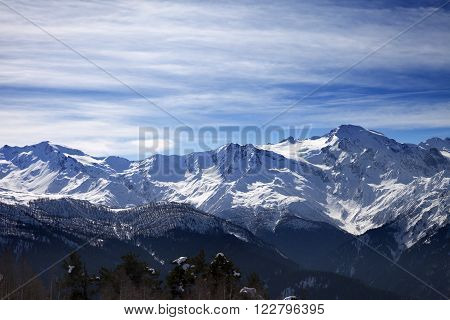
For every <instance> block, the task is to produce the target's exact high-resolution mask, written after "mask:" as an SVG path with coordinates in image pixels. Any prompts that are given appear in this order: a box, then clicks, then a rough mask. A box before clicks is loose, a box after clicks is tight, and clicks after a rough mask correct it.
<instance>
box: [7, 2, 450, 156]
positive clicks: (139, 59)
mask: <svg viewBox="0 0 450 320" xmlns="http://www.w3.org/2000/svg"><path fill="white" fill-rule="evenodd" d="M444 3H445V1H396V0H395V1H377V0H375V1H370V2H369V1H356V0H354V1H301V2H300V1H189V0H185V1H133V0H126V1H125V0H118V1H10V0H1V2H0V144H1V145H4V144H8V145H29V144H34V143H38V142H40V141H44V140H50V141H51V142H53V143H57V144H63V145H67V146H70V147H74V148H78V149H81V150H83V151H85V152H86V153H89V154H92V155H97V156H101V155H121V156H125V157H128V158H132V159H134V158H137V156H138V144H139V143H138V142H139V128H142V127H150V128H155V130H156V131H158V132H161V133H160V134H159V135H158V136H156V135H155V136H152V137H149V138H148V139H154V140H155V141H156V142H157V145H158V147H157V150H156V151H157V152H161V153H184V152H185V151H186V150H188V149H189V150H190V149H192V150H199V149H201V148H202V147H201V146H199V145H198V144H196V143H190V142H186V141H184V142H183V140H179V139H175V138H174V135H172V136H171V135H170V134H169V135H163V134H162V132H164V130H165V128H169V129H170V130H172V131H173V130H174V129H175V128H177V127H179V126H189V127H192V128H193V131H194V132H195V133H197V132H199V130H201V128H202V127H204V126H209V127H213V128H214V127H219V126H237V127H240V128H245V127H246V126H254V127H256V128H259V127H262V126H264V125H273V126H277V127H279V128H284V129H285V130H286V131H289V130H290V129H291V128H299V130H298V131H297V132H296V133H298V134H300V133H299V132H300V131H301V128H303V127H305V126H306V127H307V128H310V130H309V131H307V136H311V135H320V134H324V133H326V132H328V131H329V130H331V129H332V128H334V127H336V126H338V125H340V124H355V125H361V126H364V127H366V128H368V129H374V130H377V131H380V132H383V133H385V134H386V135H388V136H389V137H392V138H395V139H396V140H398V141H400V142H408V143H418V142H420V141H423V140H425V139H427V138H429V137H432V136H438V137H442V138H443V137H449V136H450V54H449V53H450V4H448V5H446V6H445V7H444V8H442V9H441V10H439V11H437V12H436V13H434V14H433V15H431V16H430V17H429V18H427V19H425V20H423V21H422V22H420V23H418V22H419V21H420V20H421V19H422V18H423V17H424V16H426V15H428V14H430V13H431V12H432V11H433V10H435V9H436V8H437V7H439V6H441V5H442V4H444ZM4 4H6V5H8V6H10V8H7V7H6V6H5V5H4ZM11 8H12V9H14V10H15V11H16V12H14V11H12V10H11ZM19 14H20V15H19ZM21 15H22V16H21ZM24 17H25V18H26V19H27V20H26V19H25V18H24ZM30 21H31V22H33V23H34V24H35V25H33V24H32V23H31V22H30ZM413 24H417V25H415V26H414V27H412V28H410V29H409V30H408V31H407V32H404V33H403V34H401V36H399V37H396V36H397V35H399V33H401V32H402V31H403V30H405V29H406V28H408V27H409V26H412V25H413ZM36 25H38V26H40V27H41V28H42V29H44V30H45V31H43V30H40V29H39V28H38V27H37V26H36ZM46 32H47V33H46ZM393 37H396V38H395V39H394V40H393V41H390V42H389V43H387V45H386V46H384V47H383V48H382V49H380V50H379V51H376V52H375V53H374V50H375V49H377V48H379V47H380V46H381V45H382V44H384V43H386V42H387V41H388V40H389V39H391V38H393ZM55 38H56V39H58V40H59V41H58V40H56V39H55ZM69 47H70V48H72V49H73V50H70V49H69ZM74 51H75V52H74ZM371 53H373V54H371ZM368 54H370V56H369V57H367V59H364V61H362V62H361V63H359V64H358V65H357V66H355V67H354V68H352V69H351V70H349V71H348V72H345V73H343V71H344V70H348V68H349V67H351V66H352V65H354V64H355V63H356V62H357V61H360V60H361V59H363V58H364V57H366V56H367V55H368ZM81 56H83V57H84V58H83V57H81ZM88 60H89V61H88ZM94 64H95V65H94ZM341 73H342V75H341V76H339V77H336V75H339V74H341ZM330 79H333V81H331V82H330ZM324 84H325V85H324ZM317 88H319V89H318V90H317ZM311 92H314V93H313V94H312V95H310V96H308V97H307V98H305V99H302V97H304V96H305V95H308V94H309V93H311ZM144 97H145V98H144ZM300 99H302V100H301V101H299V100H300ZM293 104H295V105H294V106H293V107H292V108H290V109H289V110H288V111H287V112H284V111H285V110H286V109H287V108H288V107H289V106H291V105H293ZM281 113H282V114H281ZM280 114H281V115H280ZM274 118H275V119H274ZM169 129H168V130H169ZM170 130H169V131H170ZM291 131H292V130H291ZM294 131H295V130H294ZM233 139H235V140H236V141H234V142H237V143H243V142H252V141H251V139H250V141H242V140H243V139H242V135H236V136H233ZM223 142H228V141H224V138H219V139H218V140H217V141H214V142H213V145H211V147H214V145H215V144H217V146H218V145H220V144H221V143H223ZM253 142H254V141H253ZM270 142H276V141H270ZM180 145H181V147H180ZM183 150H184V151H183Z"/></svg>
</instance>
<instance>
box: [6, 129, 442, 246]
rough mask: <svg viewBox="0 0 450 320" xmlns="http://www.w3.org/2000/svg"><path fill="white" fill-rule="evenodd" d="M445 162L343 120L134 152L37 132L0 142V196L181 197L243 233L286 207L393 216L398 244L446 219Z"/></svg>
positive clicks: (114, 200)
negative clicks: (188, 147) (177, 150)
mask: <svg viewBox="0 0 450 320" xmlns="http://www.w3.org/2000/svg"><path fill="white" fill-rule="evenodd" d="M430 141H431V142H430ZM439 141H440V140H437V139H431V140H428V142H427V143H426V144H427V146H431V145H432V144H433V145H439V148H441V149H442V146H444V145H445V143H446V142H448V139H447V140H442V141H441V142H442V143H441V142H439ZM438 142H439V143H438ZM444 149H445V146H444ZM444 149H442V150H444ZM449 168H450V160H449V158H448V157H446V155H445V153H443V151H440V150H438V149H436V148H434V147H424V145H421V146H417V145H413V144H401V143H398V142H396V141H395V140H392V139H389V138H387V137H385V136H384V135H383V134H381V133H379V132H376V131H371V130H366V129H364V128H362V127H358V126H352V125H343V126H340V127H338V128H336V129H334V130H332V131H331V132H330V133H328V134H326V135H324V136H322V137H314V138H311V139H307V140H296V139H294V138H292V137H291V138H289V139H286V140H284V141H282V142H280V143H278V144H270V145H262V146H253V145H244V146H241V145H238V144H227V145H225V146H222V147H220V148H218V149H216V150H212V151H205V152H196V153H191V154H188V155H183V156H165V155H154V156H152V157H150V158H147V159H144V160H142V161H128V160H126V159H123V158H119V157H107V158H98V157H92V156H89V155H86V154H85V153H83V152H81V151H78V150H74V149H70V148H67V147H62V146H58V145H53V144H51V143H49V142H43V143H40V144H37V145H33V146H26V147H9V146H4V147H3V148H1V149H0V199H1V200H2V201H3V202H7V203H26V202H28V201H30V200H33V199H39V198H42V197H50V198H61V197H72V198H75V199H82V200H88V201H90V202H92V203H95V204H102V205H106V206H110V207H112V208H125V207H133V206H137V205H143V204H146V203H149V202H152V201H170V202H179V203H189V204H191V205H193V206H194V207H196V208H198V209H201V210H203V211H206V212H208V213H211V214H213V215H215V216H217V217H220V218H223V219H225V220H229V221H231V222H233V223H235V224H238V225H241V226H244V227H246V228H247V229H249V230H251V231H252V232H253V233H257V232H259V231H260V230H269V231H270V230H276V228H277V225H278V223H279V222H280V221H284V218H285V217H291V216H294V217H299V218H302V219H306V220H312V221H318V222H325V223H328V224H330V225H333V226H335V227H337V228H340V229H342V230H345V231H346V232H348V233H350V234H355V235H358V234H362V233H364V232H366V231H368V230H371V229H374V228H379V227H381V226H384V225H386V224H388V223H391V222H392V221H395V220H398V219H400V220H403V221H404V223H402V224H400V227H399V228H398V230H397V233H396V236H395V239H396V242H397V245H398V248H397V250H405V249H406V248H409V247H411V246H412V245H413V244H414V243H416V242H417V241H419V240H420V239H422V238H423V237H425V236H426V235H427V234H429V233H430V232H433V230H435V229H438V228H440V227H443V226H445V225H446V223H448V205H449V195H448V190H449V182H450V178H449Z"/></svg>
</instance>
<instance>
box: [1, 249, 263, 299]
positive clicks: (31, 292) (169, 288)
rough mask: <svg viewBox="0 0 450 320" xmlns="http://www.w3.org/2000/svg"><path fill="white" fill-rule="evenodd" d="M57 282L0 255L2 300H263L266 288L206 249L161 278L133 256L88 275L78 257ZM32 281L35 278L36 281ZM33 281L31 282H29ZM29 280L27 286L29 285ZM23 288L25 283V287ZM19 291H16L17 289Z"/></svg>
mask: <svg viewBox="0 0 450 320" xmlns="http://www.w3.org/2000/svg"><path fill="white" fill-rule="evenodd" d="M59 268H61V270H60V273H59V274H60V275H59V277H58V278H57V279H56V280H55V281H50V283H47V284H46V285H44V283H43V281H42V280H41V279H40V277H36V275H35V274H34V273H33V272H32V270H31V268H30V267H29V266H28V264H27V263H26V261H25V260H23V259H19V260H17V259H16V258H15V257H14V256H13V255H12V254H11V253H3V254H2V255H1V256H0V298H6V299H71V300H78V299H122V300H128V299H135V300H142V299H144V300H145V299H161V300H165V299H201V300H209V299H224V300H228V299H266V298H268V292H267V288H266V287H265V285H264V283H263V282H262V281H261V279H260V278H259V276H258V275H257V274H256V273H251V274H249V275H247V276H245V277H244V276H242V275H241V273H240V271H239V268H237V267H236V266H235V265H234V263H233V262H232V261H231V260H230V259H229V258H228V257H226V256H225V255H224V254H223V253H218V254H216V255H215V256H214V257H212V258H211V259H210V260H209V261H207V259H206V255H205V252H204V251H200V252H199V253H198V254H197V255H196V256H193V257H179V258H177V259H175V260H174V261H173V262H172V268H171V270H170V271H169V272H168V274H167V275H166V276H165V277H162V275H161V273H160V272H159V270H157V269H155V268H152V267H151V266H150V265H149V264H148V263H147V262H145V261H144V260H142V259H140V258H139V257H138V256H137V255H135V254H133V253H129V254H127V255H124V256H122V257H121V260H120V262H119V263H118V264H117V265H115V266H114V267H112V268H106V267H101V268H100V269H99V270H98V271H97V272H95V273H89V272H88V270H87V268H86V265H85V263H84V262H83V260H82V258H81V256H80V255H79V254H78V253H73V254H71V255H70V256H69V257H68V258H67V259H66V260H64V261H63V262H62V264H61V266H60V267H59ZM34 278H35V279H34ZM30 279H32V281H30ZM27 282H28V283H27ZM24 284H26V285H24ZM18 288H19V289H18Z"/></svg>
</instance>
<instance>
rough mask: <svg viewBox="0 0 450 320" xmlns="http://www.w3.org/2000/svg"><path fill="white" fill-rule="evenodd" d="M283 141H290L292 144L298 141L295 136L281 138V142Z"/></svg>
mask: <svg viewBox="0 0 450 320" xmlns="http://www.w3.org/2000/svg"><path fill="white" fill-rule="evenodd" d="M283 142H289V143H290V144H294V143H296V142H297V141H296V140H295V139H294V137H293V136H290V137H287V138H286V139H283V140H281V141H280V142H279V143H283Z"/></svg>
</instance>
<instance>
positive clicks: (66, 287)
mask: <svg viewBox="0 0 450 320" xmlns="http://www.w3.org/2000/svg"><path fill="white" fill-rule="evenodd" d="M63 269H64V272H65V274H64V276H63V278H62V280H61V286H62V288H63V291H64V294H63V296H64V297H65V298H67V299H70V300H86V299H88V298H89V295H88V287H89V282H90V280H89V275H88V273H87V271H86V267H85V265H84V264H83V262H82V261H81V257H80V255H79V254H78V253H76V252H75V253H72V254H71V255H70V256H69V258H68V259H66V260H64V262H63Z"/></svg>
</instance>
